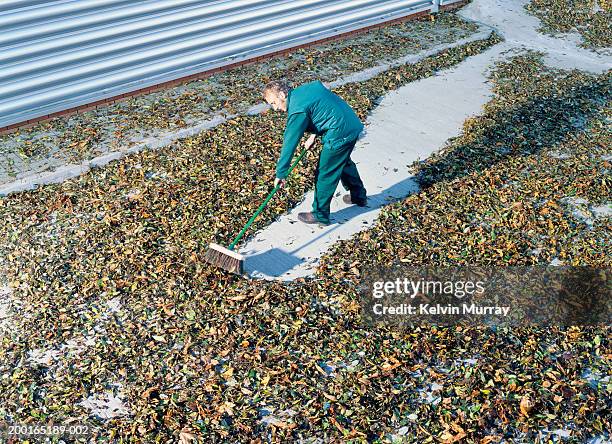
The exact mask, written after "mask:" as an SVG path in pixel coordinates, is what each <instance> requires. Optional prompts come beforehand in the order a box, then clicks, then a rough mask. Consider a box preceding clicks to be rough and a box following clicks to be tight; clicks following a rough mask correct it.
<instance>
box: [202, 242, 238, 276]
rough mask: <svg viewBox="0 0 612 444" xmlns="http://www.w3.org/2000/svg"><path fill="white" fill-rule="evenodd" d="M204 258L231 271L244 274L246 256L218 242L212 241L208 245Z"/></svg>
mask: <svg viewBox="0 0 612 444" xmlns="http://www.w3.org/2000/svg"><path fill="white" fill-rule="evenodd" d="M204 260H206V262H208V263H210V264H212V265H215V266H217V267H219V268H223V269H224V270H225V271H229V272H230V273H236V274H242V273H243V272H244V269H243V265H244V256H243V255H241V254H239V253H236V252H235V251H233V250H230V249H228V248H225V247H222V246H221V245H218V244H214V243H212V244H210V245H209V246H208V251H207V252H206V256H204Z"/></svg>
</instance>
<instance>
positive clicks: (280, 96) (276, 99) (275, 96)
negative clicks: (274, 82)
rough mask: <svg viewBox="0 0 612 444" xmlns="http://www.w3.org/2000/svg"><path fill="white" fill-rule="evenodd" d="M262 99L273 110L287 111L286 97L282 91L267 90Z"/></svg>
mask: <svg viewBox="0 0 612 444" xmlns="http://www.w3.org/2000/svg"><path fill="white" fill-rule="evenodd" d="M264 99H265V101H266V102H268V104H269V105H270V106H271V107H272V109H273V110H274V111H285V112H286V111H287V97H286V96H285V94H284V93H276V92H268V93H267V94H266V95H265V97H264Z"/></svg>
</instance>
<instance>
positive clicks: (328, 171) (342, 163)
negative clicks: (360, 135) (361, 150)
mask: <svg viewBox="0 0 612 444" xmlns="http://www.w3.org/2000/svg"><path fill="white" fill-rule="evenodd" d="M354 146H355V142H354V141H353V142H352V143H349V144H346V145H343V146H341V147H338V148H332V147H329V146H324V147H323V149H322V150H321V156H320V157H319V164H318V169H317V178H316V184H315V195H314V201H313V203H312V213H313V214H314V216H315V217H316V218H317V220H319V222H322V223H326V224H327V223H329V207H330V204H331V200H332V197H333V196H334V192H335V191H336V188H337V187H338V183H339V182H340V178H341V177H342V175H343V171H344V168H345V167H346V163H347V161H349V160H350V155H351V152H352V150H353V147H354ZM354 165H355V164H353V166H354ZM356 171H357V168H356V167H355V168H354V171H353V170H352V169H351V167H350V166H349V169H348V172H347V179H348V180H352V181H354V180H355V178H356V177H357V178H358V177H359V174H356V175H355V173H356ZM359 181H360V182H361V179H359ZM354 183H356V182H351V184H354ZM361 186H362V188H363V184H362V185H361ZM363 191H364V192H365V189H364V190H363Z"/></svg>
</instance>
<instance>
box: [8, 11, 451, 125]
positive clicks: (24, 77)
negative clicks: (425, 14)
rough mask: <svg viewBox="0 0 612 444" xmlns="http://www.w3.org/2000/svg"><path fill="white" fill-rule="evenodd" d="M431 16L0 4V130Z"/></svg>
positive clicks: (400, 12) (357, 12)
mask: <svg viewBox="0 0 612 444" xmlns="http://www.w3.org/2000/svg"><path fill="white" fill-rule="evenodd" d="M458 1H460V0H443V1H441V4H443V5H445V4H450V3H456V2H458ZM432 7H433V0H382V1H381V0H376V1H374V0H350V1H349V0H281V1H278V0H277V1H272V0H216V1H210V0H209V1H202V0H148V1H141V2H138V3H137V4H135V3H134V2H133V1H125V0H56V1H35V0H15V1H5V2H3V4H2V6H1V7H0V31H2V32H0V127H4V126H8V125H11V124H14V123H18V122H25V121H27V120H30V119H34V118H37V117H41V116H45V115H48V114H51V113H54V112H57V111H61V110H64V109H68V108H72V107H76V106H81V105H85V104H88V103H92V102H94V101H99V100H103V99H105V98H108V97H113V96H116V95H120V94H124V93H128V92H130V91H135V90H138V89H141V88H146V87H150V86H153V85H156V84H159V83H163V82H166V81H170V80H175V79H178V78H181V77H185V76H188V75H192V74H197V73H199V72H203V71H207V70H210V69H214V68H218V67H222V66H225V65H229V64H232V63H236V62H239V61H242V60H245V59H250V58H254V57H258V56H263V55H266V54H270V53H273V52H275V51H279V50H284V49H288V48H291V47H295V46H299V45H302V44H307V43H310V42H313V41H317V40H320V39H323V38H327V37H332V36H335V35H338V34H341V33H344V32H349V31H353V30H356V29H359V28H363V27H366V26H370V25H373V24H379V23H382V22H385V21H388V20H393V19H396V18H401V17H405V16H407V15H411V14H414V13H417V12H421V11H427V10H431V9H432ZM9 31H10V32H9Z"/></svg>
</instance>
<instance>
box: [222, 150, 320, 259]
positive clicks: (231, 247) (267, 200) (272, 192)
mask: <svg viewBox="0 0 612 444" xmlns="http://www.w3.org/2000/svg"><path fill="white" fill-rule="evenodd" d="M306 151H308V150H304V151H302V153H301V154H300V155H299V157H298V158H297V159H296V160H295V162H293V165H291V168H289V171H288V173H287V176H289V174H291V171H293V169H294V168H295V166H296V165H297V164H298V163H299V162H300V160H302V157H304V154H306ZM279 188H280V186H279V185H276V186H275V187H274V189H273V190H272V191H271V192H270V194H268V197H266V200H264V201H263V203H262V204H261V205H260V206H259V208H257V211H255V214H253V216H252V217H251V218H250V219H249V221H248V222H247V223H246V225H245V226H244V228H243V229H242V231H241V232H240V233H239V234H238V236H236V238H235V239H234V241H233V242H232V243H231V244H230V246H229V247H228V249H229V250H233V249H234V247H235V246H236V244H237V243H238V241H239V240H240V239H241V238H242V236H244V233H246V230H248V229H249V227H250V226H251V224H252V223H253V222H254V221H255V219H256V218H257V216H259V214H260V213H261V212H262V211H263V209H264V208H265V207H266V205H268V202H270V199H272V196H274V194H275V193H276V192H277V191H278V190H279Z"/></svg>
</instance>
